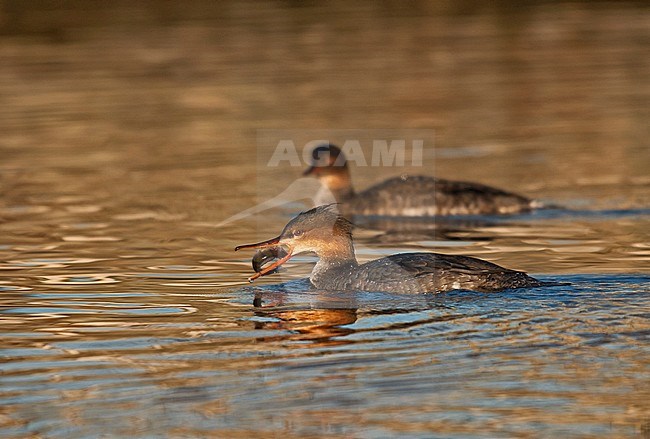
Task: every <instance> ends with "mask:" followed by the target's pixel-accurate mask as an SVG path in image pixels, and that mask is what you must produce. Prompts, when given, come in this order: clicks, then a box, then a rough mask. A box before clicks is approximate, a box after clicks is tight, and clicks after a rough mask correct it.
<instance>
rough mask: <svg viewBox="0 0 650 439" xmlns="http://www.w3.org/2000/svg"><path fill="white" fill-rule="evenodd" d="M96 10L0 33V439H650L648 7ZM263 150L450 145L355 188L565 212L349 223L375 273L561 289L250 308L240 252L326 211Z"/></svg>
mask: <svg viewBox="0 0 650 439" xmlns="http://www.w3.org/2000/svg"><path fill="white" fill-rule="evenodd" d="M82 5H83V3H73V2H70V3H68V2H61V3H60V4H57V5H54V4H49V3H45V2H44V3H38V2H35V3H34V4H33V5H32V6H33V7H32V8H30V9H29V10H26V9H25V8H24V7H22V6H21V2H4V3H2V6H3V8H0V26H1V28H0V29H2V32H1V33H0V42H1V44H0V59H1V61H0V97H1V99H2V102H3V104H2V105H1V106H0V123H1V124H2V125H1V126H0V132H1V136H0V154H1V160H0V229H1V231H2V233H1V234H0V333H1V335H2V337H1V339H0V340H1V341H0V347H1V348H2V350H1V352H0V359H1V361H0V436H2V437H66V438H69V437H101V436H105V437H202V436H204V437H205V436H207V437H367V438H380V437H414V438H415V437H422V438H424V437H426V438H430V437H440V438H465V437H485V438H495V437H504V438H505V437H508V438H510V437H521V438H528V437H607V438H617V437H649V436H650V402H649V401H650V386H649V383H650V346H649V339H650V337H649V336H650V320H649V317H650V300H649V299H648V293H649V292H650V287H649V285H650V233H649V232H648V230H650V178H649V177H648V175H649V172H648V171H649V170H650V152H649V151H650V148H649V145H648V138H649V136H648V134H649V133H648V123H647V122H648V120H650V117H649V116H650V114H649V113H648V108H650V106H649V99H648V98H649V95H650V83H649V79H648V78H650V65H649V60H650V58H649V57H648V56H647V45H648V41H650V34H649V32H648V29H649V28H650V27H649V26H650V15H649V14H650V11H649V10H648V8H647V7H646V6H644V5H643V4H642V3H633V2H629V3H628V2H612V3H607V2H601V3H597V4H590V3H588V2H584V3H580V2H576V3H560V2H553V3H546V2H540V3H535V2H526V5H525V6H520V7H518V8H517V9H510V8H508V7H505V6H503V5H501V6H499V7H495V6H486V5H483V4H482V3H476V4H475V3H473V2H469V3H462V5H460V6H459V5H456V4H453V3H449V4H446V3H444V2H443V3H435V4H428V3H416V4H415V9H404V8H402V7H401V6H400V5H399V4H395V5H389V4H385V3H381V4H374V3H358V4H357V5H356V6H349V5H346V4H343V3H341V4H338V5H329V6H325V5H318V4H309V5H299V4H295V5H294V4H289V3H255V2H253V3H237V4H231V5H225V6H224V5H217V4H216V3H215V5H210V4H206V3H203V2H188V3H186V4H184V6H182V7H181V6H179V5H175V4H171V3H166V2H142V3H138V4H137V5H132V4H130V3H115V4H113V5H112V6H111V7H108V6H103V5H102V4H99V3H92V7H91V6H82ZM88 5H90V4H88ZM269 129H270V130H285V131H280V132H285V133H286V132H290V133H293V134H296V135H299V133H300V132H302V133H303V134H304V135H305V136H306V137H309V136H310V135H311V136H312V138H313V136H314V135H315V134H314V133H319V135H328V133H333V134H332V139H331V140H333V141H337V142H342V141H345V140H346V139H345V138H343V136H344V134H342V133H348V134H350V133H354V135H355V136H358V137H359V138H363V139H366V140H367V139H372V138H373V137H376V136H380V134H378V133H381V132H382V131H381V130H385V129H390V130H393V131H391V132H392V133H395V132H404V133H406V134H405V135H407V134H408V133H412V132H415V131H417V132H427V133H434V136H432V137H435V147H433V144H432V143H431V142H432V141H433V138H430V139H427V141H428V142H429V143H427V145H428V146H429V147H428V148H427V149H426V150H425V155H424V162H423V166H422V167H408V166H407V167H406V168H404V169H402V168H399V169H396V168H394V167H387V168H377V167H374V168H373V167H361V166H352V172H353V180H354V182H355V184H356V185H357V186H358V187H365V186H368V185H370V184H371V183H373V182H376V181H379V180H381V179H383V178H386V177H389V176H392V175H396V174H399V173H402V172H417V173H422V174H429V175H433V174H434V173H435V174H436V175H438V176H440V177H447V178H456V179H463V180H475V181H481V182H483V183H487V184H492V185H495V186H499V187H503V188H508V189H511V190H516V191H518V192H521V193H524V194H527V195H529V196H531V197H534V198H537V199H541V200H544V201H549V202H552V203H555V204H558V205H561V206H564V207H566V208H567V209H551V210H548V211H538V212H535V213H532V214H526V215H519V216H515V217H475V218H474V217H473V218H465V219H461V218H452V219H449V220H444V221H443V220H439V221H415V220H412V221H399V222H395V221H388V220H387V219H383V218H374V219H365V220H363V219H358V221H357V223H358V224H359V226H362V227H360V228H358V229H357V230H356V231H355V238H356V244H357V256H358V258H359V259H360V260H363V261H366V260H371V259H374V258H376V257H380V256H381V255H385V254H390V253H395V252H400V251H413V250H434V249H435V250H436V251H440V252H445V253H453V254H468V255H472V256H477V257H481V258H484V259H487V260H490V261H493V262H496V263H499V264H502V265H504V266H507V267H511V268H516V269H521V270H526V271H528V272H530V273H532V274H534V275H535V276H536V277H539V278H540V279H543V280H549V281H559V282H562V283H564V284H563V285H556V286H549V287H544V288H537V289H528V290H526V289H522V290H511V291H504V292H501V293H495V294H490V295H485V294H478V293H472V292H460V291H459V292H453V293H448V294H442V295H422V296H400V295H397V294H390V293H371V292H354V293H345V294H344V293H340V292H331V291H316V290H313V289H311V288H309V286H308V285H307V284H306V283H305V281H304V280H301V279H302V278H304V277H305V276H306V275H307V274H308V273H309V271H310V269H311V267H312V266H313V263H314V259H313V258H311V257H309V256H304V257H303V256H300V257H296V258H294V259H292V261H291V262H290V263H289V264H287V265H286V268H285V269H284V270H282V271H281V272H280V273H279V274H275V275H272V276H268V277H266V278H264V279H261V280H260V281H259V282H256V283H255V284H253V285H250V284H248V283H247V282H246V277H247V276H249V275H250V274H251V273H252V270H251V267H250V257H251V256H252V254H251V253H250V252H248V253H246V252H239V253H235V252H234V251H233V248H234V246H235V245H237V244H242V243H248V242H253V241H255V240H258V239H266V238H270V237H272V236H275V235H276V234H277V233H278V232H279V231H280V230H281V228H282V227H283V225H284V224H285V223H286V222H287V221H288V219H289V218H291V216H292V215H293V214H295V213H296V212H298V211H300V210H301V209H304V208H305V207H306V206H307V204H305V202H304V201H305V200H304V198H310V197H311V196H312V195H313V193H311V192H310V191H311V190H312V189H313V186H311V185H309V183H308V182H305V181H303V180H298V179H299V178H300V174H301V172H302V169H301V168H300V167H289V166H284V167H278V168H271V167H265V166H263V163H264V162H263V160H262V161H261V160H260V157H266V156H265V154H268V152H269V145H268V144H267V143H265V142H264V140H263V139H264V138H265V137H264V135H261V134H260V133H261V132H262V131H260V130H269ZM301 130H302V131H301ZM341 130H352V131H341ZM418 130H420V131H418ZM297 133H298V134H297ZM350 135H351V134H350ZM366 145H367V144H366V143H364V147H366ZM261 164H262V165H261ZM434 168H435V169H434ZM295 182H298V186H296V185H294V186H293V188H294V192H292V194H294V195H295V193H296V192H295V188H296V187H299V188H300V189H299V190H298V192H300V193H299V195H300V196H298V197H296V196H294V197H293V198H294V199H293V201H292V202H290V203H288V204H285V205H284V206H281V207H278V208H274V209H271V210H268V211H264V212H262V213H259V214H256V215H252V216H243V217H235V218H233V215H236V214H237V213H239V212H241V211H244V210H245V209H248V208H251V207H253V206H255V205H257V203H258V202H260V201H264V200H267V199H269V198H272V197H275V196H276V195H278V194H279V193H282V192H283V191H285V189H286V188H288V187H292V186H291V185H292V184H294V183H295ZM301 191H303V192H304V193H303V192H301ZM300 198H303V199H302V200H301V199H300Z"/></svg>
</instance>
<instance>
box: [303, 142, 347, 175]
mask: <svg viewBox="0 0 650 439" xmlns="http://www.w3.org/2000/svg"><path fill="white" fill-rule="evenodd" d="M347 172H348V162H347V159H346V158H345V154H343V152H342V151H341V149H340V148H339V147H338V146H336V145H332V144H331V143H330V144H326V145H319V146H317V147H316V148H314V149H313V150H312V151H311V161H310V166H309V168H307V169H306V170H305V172H303V175H311V176H314V177H318V178H322V177H326V176H328V175H341V174H347Z"/></svg>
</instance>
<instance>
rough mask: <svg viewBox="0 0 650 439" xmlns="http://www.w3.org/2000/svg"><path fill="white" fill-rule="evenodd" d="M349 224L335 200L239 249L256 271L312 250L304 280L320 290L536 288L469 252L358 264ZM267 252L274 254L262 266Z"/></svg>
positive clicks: (411, 255)
mask: <svg viewBox="0 0 650 439" xmlns="http://www.w3.org/2000/svg"><path fill="white" fill-rule="evenodd" d="M351 231H352V224H351V223H350V222H349V221H348V220H347V219H345V218H344V217H343V216H341V215H340V214H339V213H338V212H337V211H336V205H324V206H318V207H315V208H313V209H311V210H308V211H306V212H303V213H301V214H299V215H298V216H296V217H295V218H293V219H292V220H291V221H289V223H288V224H287V225H286V226H285V227H284V229H283V230H282V233H281V234H280V236H278V237H276V238H273V239H269V240H267V241H262V242H258V243H256V244H246V245H240V246H238V247H236V248H235V251H237V250H240V249H243V248H258V249H261V250H260V251H259V252H258V254H256V255H255V256H254V258H253V266H254V269H255V271H257V273H256V274H254V275H253V276H251V277H250V278H249V281H250V282H252V281H253V280H255V279H257V278H259V277H261V276H264V275H266V274H269V273H271V272H273V271H274V270H275V269H277V268H278V267H279V266H280V265H282V264H284V263H285V262H287V261H288V260H289V259H290V258H291V257H292V256H293V255H295V254H298V253H304V252H314V253H316V256H318V258H319V260H318V262H317V263H316V265H315V266H314V268H313V270H312V272H311V275H310V276H309V280H310V282H311V284H312V285H313V286H314V287H316V288H319V289H323V290H344V291H347V290H364V291H383V292H394V293H441V292H447V291H451V290H474V291H482V292H492V291H499V290H503V289H507V288H522V287H538V286H541V285H543V283H542V282H540V281H538V280H537V279H534V278H532V277H530V276H528V275H527V274H526V273H524V272H521V271H515V270H510V269H507V268H503V267H501V266H499V265H496V264H493V263H491V262H487V261H484V260H481V259H477V258H473V257H469V256H456V255H445V254H440V253H428V252H427V253H425V252H422V253H400V254H395V255H391V256H388V257H385V258H381V259H376V260H374V261H370V262H367V263H365V264H359V263H358V262H357V259H356V257H355V255H354V246H353V243H352V234H351ZM272 257H278V258H279V259H278V260H277V261H276V262H274V263H272V264H270V265H268V266H266V267H263V265H264V263H265V262H267V261H268V260H269V259H270V258H272Z"/></svg>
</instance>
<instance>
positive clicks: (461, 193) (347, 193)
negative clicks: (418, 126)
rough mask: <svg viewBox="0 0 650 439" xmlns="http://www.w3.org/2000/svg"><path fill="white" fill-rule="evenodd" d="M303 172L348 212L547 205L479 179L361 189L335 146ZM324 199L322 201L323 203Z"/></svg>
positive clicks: (481, 211)
mask: <svg viewBox="0 0 650 439" xmlns="http://www.w3.org/2000/svg"><path fill="white" fill-rule="evenodd" d="M303 175H312V176H314V177H317V178H318V179H319V180H320V182H321V184H322V186H323V188H324V189H326V190H328V191H329V192H330V193H331V195H332V196H333V197H334V200H331V196H330V200H329V201H328V202H331V201H336V202H338V203H341V210H342V211H343V212H344V213H345V214H348V215H386V216H435V215H485V214H514V213H521V212H527V211H530V210H532V209H535V208H539V207H543V206H542V204H541V203H539V202H538V201H534V200H530V199H528V198H526V197H524V196H521V195H517V194H514V193H512V192H506V191H503V190H501V189H497V188H493V187H490V186H486V185H482V184H479V183H471V182H465V181H451V180H443V179H441V178H433V177H424V176H401V177H394V178H390V179H388V180H386V181H384V182H382V183H379V184H376V185H375V186H372V187H370V188H368V189H366V190H365V191H363V192H359V193H357V192H355V191H354V189H353V188H352V181H351V179H350V171H349V170H348V164H347V160H346V158H345V155H344V154H343V152H342V151H341V150H340V149H339V148H338V147H337V146H335V145H331V144H330V145H321V146H318V147H316V148H314V150H313V151H312V163H311V166H310V167H309V169H307V170H306V171H305V172H304V174H303ZM327 195H329V194H327ZM324 198H325V197H323V196H321V197H320V199H319V200H317V204H324V203H323V202H322V201H323V200H324Z"/></svg>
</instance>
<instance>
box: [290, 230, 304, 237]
mask: <svg viewBox="0 0 650 439" xmlns="http://www.w3.org/2000/svg"><path fill="white" fill-rule="evenodd" d="M292 235H293V237H294V238H300V237H301V236H302V230H294V231H293V233H292Z"/></svg>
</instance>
